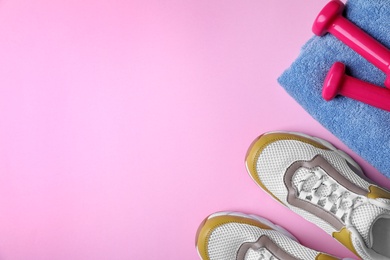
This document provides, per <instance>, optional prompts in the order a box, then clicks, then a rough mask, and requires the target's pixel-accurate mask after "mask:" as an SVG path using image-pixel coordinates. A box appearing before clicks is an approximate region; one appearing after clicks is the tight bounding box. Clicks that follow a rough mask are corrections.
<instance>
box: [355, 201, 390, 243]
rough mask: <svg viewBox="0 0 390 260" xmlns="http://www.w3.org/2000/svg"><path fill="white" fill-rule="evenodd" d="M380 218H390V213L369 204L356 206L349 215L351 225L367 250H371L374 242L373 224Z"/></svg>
mask: <svg viewBox="0 0 390 260" xmlns="http://www.w3.org/2000/svg"><path fill="white" fill-rule="evenodd" d="M381 216H383V217H384V216H388V217H389V218H390V211H388V210H386V209H383V208H380V207H378V206H375V205H373V204H370V203H366V204H363V205H361V206H358V207H357V208H355V209H354V210H353V211H352V213H351V224H352V225H353V226H354V227H355V228H356V230H357V231H358V233H359V234H360V235H361V237H362V239H363V241H364V243H365V244H366V246H367V247H369V248H372V245H373V242H374V239H373V226H374V223H377V220H378V219H380V218H381Z"/></svg>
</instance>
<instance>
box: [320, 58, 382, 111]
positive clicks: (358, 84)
mask: <svg viewBox="0 0 390 260" xmlns="http://www.w3.org/2000/svg"><path fill="white" fill-rule="evenodd" d="M337 94H340V95H343V96H346V97H349V98H352V99H355V100H358V101H361V102H363V103H366V104H369V105H371V106H374V107H378V108H380V109H383V110H386V111H390V90H389V89H386V88H382V87H379V86H376V85H374V84H371V83H368V82H365V81H362V80H359V79H356V78H353V77H351V76H348V75H346V74H345V65H344V64H343V63H341V62H336V63H335V64H333V66H332V67H331V69H330V70H329V72H328V75H327V76H326V79H325V82H324V86H323V89H322V97H323V98H324V99H325V100H327V101H329V100H332V99H333V98H334V97H335V96H336V95H337Z"/></svg>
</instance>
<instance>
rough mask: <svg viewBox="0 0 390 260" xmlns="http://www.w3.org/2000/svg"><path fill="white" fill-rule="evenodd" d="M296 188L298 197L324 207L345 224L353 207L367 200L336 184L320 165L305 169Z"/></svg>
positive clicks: (348, 220) (348, 221)
mask: <svg viewBox="0 0 390 260" xmlns="http://www.w3.org/2000/svg"><path fill="white" fill-rule="evenodd" d="M297 190H298V197H299V198H300V199H303V200H309V201H310V202H311V203H313V204H315V205H318V206H320V207H322V208H324V209H325V210H327V211H329V212H331V213H333V214H334V215H336V217H338V218H339V219H340V220H341V221H343V222H344V223H345V224H347V225H348V224H349V223H350V216H351V213H352V211H353V209H355V208H357V207H358V206H360V205H362V204H364V203H365V202H366V201H367V198H366V197H363V196H359V195H357V194H354V193H352V192H350V191H349V190H347V189H346V188H344V187H343V186H342V185H340V184H338V183H337V182H336V181H335V180H333V179H332V178H330V177H329V175H327V174H326V172H325V171H324V170H323V169H322V168H320V167H316V168H313V169H310V170H309V171H307V172H306V173H305V175H304V176H303V178H302V179H301V180H300V181H299V182H298V186H297Z"/></svg>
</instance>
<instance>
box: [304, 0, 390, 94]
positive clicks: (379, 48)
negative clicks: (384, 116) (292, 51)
mask: <svg viewBox="0 0 390 260" xmlns="http://www.w3.org/2000/svg"><path fill="white" fill-rule="evenodd" d="M343 10H344V4H343V3H342V2H341V1H339V0H333V1H331V2H329V3H328V4H327V5H326V6H325V7H324V8H323V9H322V10H321V12H320V13H319V14H318V16H317V18H316V20H315V21H314V24H313V28H312V30H313V32H314V34H316V35H318V36H322V35H324V34H326V33H327V32H329V33H331V34H333V35H334V36H335V37H336V38H338V39H339V40H341V41H342V42H343V43H345V44H346V45H348V46H349V47H350V48H352V49H353V50H354V51H356V52H357V53H359V54H360V55H362V56H363V57H364V58H365V59H367V60H368V61H369V62H371V63H372V64H374V65H375V66H376V67H378V68H379V69H380V70H382V71H383V72H385V73H386V76H387V77H386V81H385V86H386V87H388V88H390V50H389V49H387V48H386V47H385V46H383V45H382V44H380V43H379V42H378V41H376V40H374V39H373V38H372V37H371V36H370V35H368V34H367V33H365V32H364V31H363V30H362V29H360V28H359V27H357V26H356V25H355V24H353V23H352V22H350V21H349V20H348V19H346V18H344V17H343V16H342V12H343Z"/></svg>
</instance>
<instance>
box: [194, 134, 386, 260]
mask: <svg viewBox="0 0 390 260" xmlns="http://www.w3.org/2000/svg"><path fill="white" fill-rule="evenodd" d="M246 166H247V170H248V172H249V174H250V176H251V177H252V179H253V180H254V181H255V182H256V183H257V184H258V185H259V186H260V187H261V188H262V189H263V190H265V191H266V192H267V193H269V194H270V195H271V196H272V197H273V198H275V199H276V201H278V202H279V203H282V204H283V205H285V206H286V207H288V208H289V209H291V210H292V211H294V212H295V213H297V214H299V215H301V216H302V217H304V218H305V219H306V220H308V221H310V222H312V223H314V224H316V225H317V226H319V227H320V228H321V229H323V230H324V231H325V232H326V233H328V234H329V235H331V236H333V237H334V238H335V239H336V240H338V241H339V242H340V243H342V244H343V245H344V246H346V247H347V248H348V249H349V250H351V251H352V252H353V253H355V254H356V256H358V257H359V258H361V259H363V260H375V259H381V260H382V259H390V193H389V192H388V191H387V190H385V189H383V188H381V187H379V186H377V185H375V184H373V183H372V182H371V181H370V180H369V179H368V178H366V177H365V176H364V174H363V171H362V170H361V168H360V167H359V165H358V164H357V163H356V162H355V161H354V160H353V159H352V158H351V157H349V156H348V155H347V154H346V153H344V152H343V151H340V150H337V149H336V148H335V147H334V146H333V145H331V144H330V143H329V142H327V141H325V140H322V139H319V138H316V137H311V136H307V135H304V134H301V133H291V132H269V133H265V134H263V135H261V136H260V137H258V138H257V139H256V140H255V141H254V142H253V143H252V144H251V146H250V148H249V150H248V153H247V155H246ZM196 247H197V250H198V253H199V255H200V257H201V258H202V259H203V260H258V259H267V260H271V259H272V260H276V259H280V260H283V259H286V260H297V259H301V260H326V259H339V258H336V257H333V256H330V255H327V254H324V253H321V252H317V251H315V250H312V249H309V248H307V247H304V246H303V245H301V244H300V243H299V242H298V241H297V240H296V239H295V238H294V236H293V235H291V234H290V233H289V232H287V231H286V230H284V229H283V228H281V227H279V226H277V225H275V224H273V223H271V222H270V221H269V220H266V219H263V218H260V217H258V216H254V215H246V214H243V213H237V212H219V213H215V214H212V215H210V216H209V217H208V218H207V219H206V220H204V221H203V222H202V224H201V225H200V227H199V229H198V232H197V238H196Z"/></svg>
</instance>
